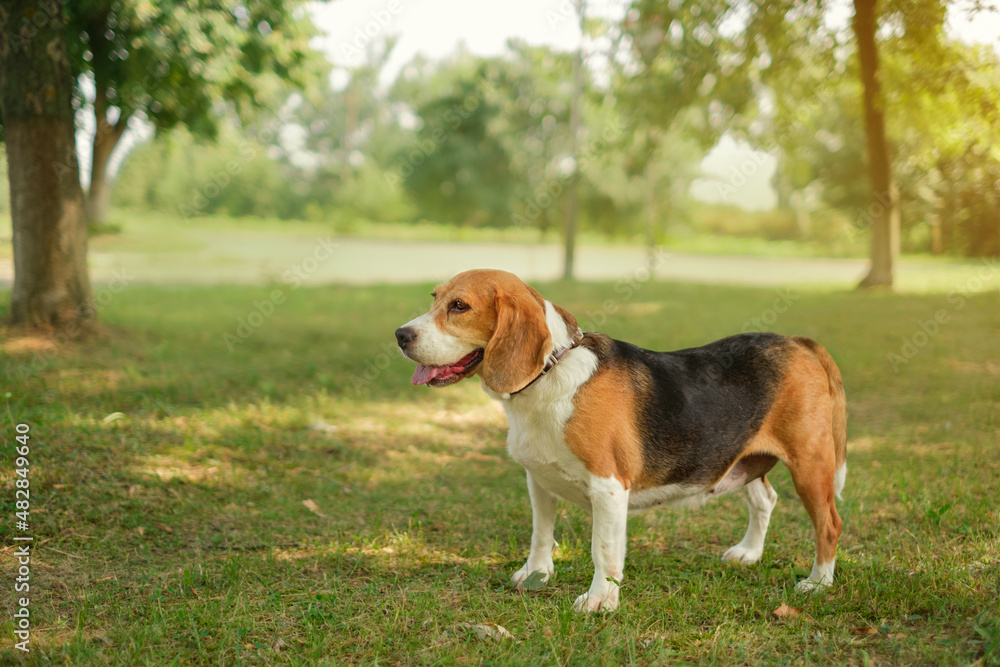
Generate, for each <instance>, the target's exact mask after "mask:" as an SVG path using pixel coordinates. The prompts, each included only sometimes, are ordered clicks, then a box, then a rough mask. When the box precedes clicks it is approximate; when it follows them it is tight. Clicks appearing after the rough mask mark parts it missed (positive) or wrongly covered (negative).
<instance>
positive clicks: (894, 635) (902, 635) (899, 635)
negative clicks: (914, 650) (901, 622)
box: [889, 632, 906, 639]
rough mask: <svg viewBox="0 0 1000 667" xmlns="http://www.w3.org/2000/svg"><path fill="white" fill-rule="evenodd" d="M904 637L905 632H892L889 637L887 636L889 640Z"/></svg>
mask: <svg viewBox="0 0 1000 667" xmlns="http://www.w3.org/2000/svg"><path fill="white" fill-rule="evenodd" d="M905 636H906V633H905V632H893V633H892V634H891V635H889V639H902V638H903V637H905Z"/></svg>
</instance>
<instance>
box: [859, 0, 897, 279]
mask: <svg viewBox="0 0 1000 667" xmlns="http://www.w3.org/2000/svg"><path fill="white" fill-rule="evenodd" d="M875 5H876V0H854V20H853V21H852V26H853V28H854V38H855V40H856V41H857V45H858V59H859V60H860V63H861V68H860V69H861V83H862V85H863V87H864V95H863V98H862V99H863V108H864V112H865V140H866V143H867V148H868V150H867V154H868V178H869V181H870V184H871V205H870V206H869V211H870V214H871V219H872V222H871V228H872V245H871V268H870V269H869V271H868V275H867V276H865V278H864V279H863V280H862V281H861V284H860V285H859V287H892V273H893V265H894V264H895V261H896V258H897V257H898V256H899V191H898V190H897V189H896V183H895V181H893V178H892V157H891V156H890V154H889V142H888V140H887V139H886V132H885V97H884V96H883V94H882V82H881V72H880V70H879V61H878V45H877V44H876V42H875V32H876V30H877V20H876V10H875Z"/></svg>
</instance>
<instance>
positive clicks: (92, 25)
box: [67, 0, 325, 221]
mask: <svg viewBox="0 0 1000 667" xmlns="http://www.w3.org/2000/svg"><path fill="white" fill-rule="evenodd" d="M303 5H304V2H302V1H301V0H295V1H292V2H282V1H281V0H262V1H260V2H252V3H242V2H235V1H227V2H223V3H190V2H184V1H182V0H164V1H163V2H143V1H140V0H79V1H77V2H72V3H67V12H68V16H67V21H68V34H69V35H71V36H72V39H71V40H70V62H71V65H72V69H73V74H74V77H75V80H80V79H81V77H82V78H84V79H89V80H90V81H91V82H92V84H93V91H92V93H91V94H90V95H87V94H86V91H81V97H87V98H88V101H90V102H92V105H91V108H92V110H93V114H94V126H95V132H94V139H93V145H92V149H93V150H92V157H91V169H90V191H89V193H88V197H87V216H88V218H89V219H90V220H95V221H102V220H104V218H105V217H106V214H107V209H108V204H109V201H110V184H109V182H108V174H107V168H108V163H109V161H110V159H111V155H112V153H113V152H114V150H115V148H116V146H118V144H119V141H120V140H121V138H122V136H123V135H124V133H125V130H126V128H127V127H128V123H129V121H130V119H132V118H134V117H139V118H143V119H145V120H147V121H149V122H150V123H152V124H153V126H154V127H155V128H156V129H157V130H165V129H169V128H171V127H175V126H177V125H183V126H186V127H187V128H188V129H189V130H191V131H192V132H194V133H195V134H199V135H208V136H214V135H215V132H216V131H217V128H218V122H219V120H220V119H221V118H223V117H225V115H226V111H227V109H231V110H232V111H234V112H235V113H237V114H240V115H246V114H247V113H248V112H249V111H251V110H252V109H254V108H257V107H260V106H276V105H277V103H278V98H279V97H280V96H282V95H283V94H285V92H284V91H285V89H286V84H287V82H292V83H294V84H296V85H299V86H302V85H305V84H306V82H307V81H309V79H310V76H312V75H318V74H320V73H321V72H322V71H325V65H324V64H323V63H324V62H325V61H323V60H322V59H321V58H320V57H319V56H318V55H317V54H316V53H315V52H314V51H313V50H312V49H311V48H310V47H309V39H310V37H312V35H313V33H314V30H313V27H312V24H311V23H310V21H309V19H308V15H307V14H306V12H305V11H304V7H303Z"/></svg>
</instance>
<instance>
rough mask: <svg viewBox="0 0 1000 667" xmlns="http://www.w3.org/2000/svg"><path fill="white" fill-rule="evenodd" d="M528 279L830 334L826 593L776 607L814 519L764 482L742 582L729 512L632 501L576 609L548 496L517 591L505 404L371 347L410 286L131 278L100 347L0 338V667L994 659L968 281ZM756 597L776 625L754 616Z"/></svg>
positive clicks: (807, 549)
mask: <svg viewBox="0 0 1000 667" xmlns="http://www.w3.org/2000/svg"><path fill="white" fill-rule="evenodd" d="M539 287H540V289H541V291H542V292H543V293H544V294H546V295H547V296H548V297H550V298H551V299H552V300H553V301H555V302H557V303H559V304H561V305H563V306H565V307H566V308H568V309H569V310H570V311H571V312H575V313H577V315H578V316H579V317H580V319H581V320H584V321H586V320H590V321H593V322H595V324H598V325H600V326H599V328H600V329H601V330H603V331H605V332H607V333H609V334H611V335H613V336H616V337H621V338H626V339H628V340H630V341H633V342H636V343H638V344H641V345H645V346H648V347H653V348H659V349H670V348H678V347H684V346H690V345H696V344H701V343H704V342H707V341H709V340H712V339H715V338H718V337H721V336H724V335H727V334H730V333H734V332H736V331H739V330H740V329H741V328H743V327H744V325H746V324H747V323H752V322H753V321H754V320H755V319H757V320H760V321H762V322H765V323H767V324H768V325H769V327H770V328H772V329H774V330H777V331H781V332H785V333H790V334H803V335H808V336H812V337H815V338H817V339H818V340H820V341H821V342H822V343H823V344H825V345H826V346H827V347H828V349H829V350H830V351H831V353H832V354H833V356H834V357H835V358H836V360H837V361H838V363H839V364H840V367H841V369H842V372H843V375H844V378H845V384H846V389H847V394H848V399H849V410H850V428H849V445H848V452H849V453H848V457H849V465H850V471H849V474H848V479H847V486H846V489H845V493H844V496H845V501H844V502H842V503H840V512H841V516H842V517H843V519H844V534H843V538H842V540H841V547H840V552H839V559H838V572H837V577H836V581H835V584H834V586H833V588H832V589H830V591H829V592H827V593H823V594H818V595H803V594H797V593H795V592H794V590H793V587H794V584H795V582H796V581H797V580H798V579H799V578H802V577H803V576H805V575H806V574H808V572H809V566H810V564H811V562H812V553H813V551H812V550H813V546H812V529H811V526H810V524H809V522H808V519H807V517H806V514H805V512H804V510H803V509H802V507H801V505H800V503H799V502H798V500H797V499H796V497H795V494H794V491H793V489H792V486H791V482H790V479H789V477H788V475H787V473H786V471H785V470H784V468H782V467H781V466H779V468H778V469H776V470H775V473H774V474H773V475H772V476H771V479H772V483H773V484H774V486H775V488H776V489H777V491H778V494H779V496H780V500H779V502H778V506H777V509H776V510H775V515H774V518H773V520H772V523H771V532H770V534H769V536H768V541H767V545H766V547H765V551H764V557H763V559H762V561H761V562H760V563H759V564H758V565H756V566H752V567H749V568H741V567H738V566H730V565H728V564H723V563H722V562H721V560H720V556H721V554H722V552H723V551H724V550H725V549H726V548H727V547H729V546H731V545H732V544H735V543H736V542H738V541H739V540H740V538H741V537H742V535H743V532H744V528H745V521H746V510H745V508H744V505H743V501H742V499H741V498H740V497H739V496H738V495H733V496H728V497H725V498H722V499H720V500H719V501H717V502H715V503H713V504H709V505H707V506H706V507H704V508H702V509H700V510H662V511H657V512H650V513H647V514H643V515H639V516H636V517H633V518H631V519H630V520H629V552H628V556H627V560H626V569H625V578H624V582H623V588H622V594H623V604H622V606H621V608H620V609H619V610H618V611H617V612H614V613H610V614H604V615H590V616H581V615H577V614H575V613H573V611H572V602H573V600H574V598H575V597H576V596H577V595H579V594H580V593H582V592H583V591H584V590H585V589H586V588H587V586H588V585H589V582H590V577H591V573H592V570H591V563H590V556H589V538H590V528H589V518H588V517H587V516H586V515H585V514H584V513H583V512H582V511H580V510H578V509H576V508H575V507H572V506H568V505H566V506H563V505H560V507H561V510H560V516H559V519H558V523H557V527H556V539H557V540H558V542H559V547H558V549H557V550H556V555H555V560H556V569H557V572H556V576H555V578H554V580H553V581H552V582H551V583H550V584H549V585H548V586H547V587H546V588H544V589H542V590H540V591H537V592H533V593H530V594H519V593H516V592H514V591H513V590H511V587H510V585H509V577H510V575H511V574H512V573H513V572H514V571H515V570H516V569H517V568H519V567H520V566H521V565H522V564H523V561H524V558H525V556H526V554H527V548H528V541H529V536H530V529H531V517H530V506H529V502H528V497H527V492H526V489H525V485H524V473H523V470H521V469H519V467H518V466H517V465H516V464H515V463H513V462H512V461H510V460H509V459H508V458H507V456H506V453H505V445H504V437H505V423H504V419H503V416H502V412H501V411H500V409H499V407H497V406H496V405H494V404H492V403H491V402H490V401H489V400H488V399H487V398H486V396H485V395H484V394H483V393H482V392H481V390H480V389H479V386H478V383H475V382H468V383H461V384H459V385H456V386H454V387H449V388H445V389H441V390H429V389H426V388H414V387H411V386H410V385H409V382H408V380H409V376H410V374H411V372H412V370H413V367H412V365H411V364H410V363H409V362H406V361H405V360H403V359H401V358H399V357H398V355H396V354H395V352H394V350H393V349H392V331H393V329H394V328H395V327H396V326H398V325H399V324H401V323H402V322H405V321H406V320H407V319H409V318H410V317H411V316H412V315H414V314H415V313H417V312H419V311H421V310H422V309H424V308H425V307H426V306H427V305H428V303H429V300H430V299H429V297H428V292H429V291H430V286H429V285H416V286H401V287H350V288H348V287H337V286H331V287H323V288H302V289H299V290H295V291H290V290H285V292H284V293H283V294H282V295H281V296H282V297H283V298H282V299H279V300H277V301H280V303H276V304H275V303H274V302H272V303H271V305H270V306H268V305H267V304H265V303H264V302H265V300H266V299H268V297H269V295H270V293H271V292H270V291H271V289H273V288H266V287H256V288H253V287H211V288H185V289H165V288H155V287H148V286H130V287H128V288H127V289H125V290H123V291H122V292H121V293H120V294H116V295H115V296H114V298H113V300H112V301H111V302H110V303H109V304H108V305H107V306H106V307H105V308H104V309H103V310H102V312H101V317H102V320H103V322H104V324H105V325H106V331H105V333H104V334H103V335H102V337H101V338H99V339H98V340H95V341H91V342H89V343H84V344H82V345H79V346H73V347H64V346H60V345H59V344H58V343H53V342H52V341H44V340H39V339H28V338H19V337H16V336H12V335H8V337H7V338H6V339H4V340H3V341H2V352H0V399H2V400H3V403H2V404H0V405H2V407H3V411H4V420H3V421H4V426H3V429H2V433H3V434H4V435H3V437H4V440H5V443H4V451H5V452H7V455H5V456H4V457H3V459H2V462H3V465H2V467H0V487H2V492H0V493H2V496H0V506H2V507H3V510H4V516H3V519H2V521H0V533H2V534H3V535H4V539H3V545H4V548H3V550H2V551H0V563H2V571H3V573H4V577H3V580H4V581H5V582H6V583H4V586H5V587H6V589H7V591H8V593H7V594H5V595H3V596H0V599H2V604H0V614H2V615H0V637H2V638H3V644H2V647H0V663H10V664H18V663H19V662H26V663H28V664H48V663H50V662H51V663H57V664H87V665H101V664H124V665H140V664H157V665H159V664H206V665H238V664H303V665H305V664H355V663H363V664H428V665H430V664H440V665H451V664H482V665H488V664H492V665H527V664H537V665H611V664H640V665H646V664H673V663H680V662H696V663H701V664H716V665H738V664H751V665H753V664H855V665H868V664H878V665H885V664H894V665H921V664H922V665H968V664H977V665H997V664H1000V608H998V599H1000V506H998V503H997V497H998V491H1000V456H998V453H1000V446H998V442H997V440H998V432H1000V344H998V341H1000V295H998V294H997V293H996V291H995V290H994V291H992V292H990V293H986V294H979V295H969V296H963V295H962V294H961V293H953V294H952V295H951V296H950V297H949V296H948V295H947V294H945V293H940V294H930V295H919V296H917V295H904V296H900V295H891V294H885V293H871V294H869V293H854V292H850V293H846V292H845V293H839V292H833V293H831V292H826V293H822V292H804V293H801V294H798V295H797V296H796V298H795V299H793V300H792V301H791V302H790V303H785V304H784V305H782V306H781V307H780V310H782V311H784V312H780V313H779V312H778V310H779V309H778V308H776V299H781V298H782V297H781V295H779V294H778V293H776V292H774V291H771V290H754V289H737V288H724V287H701V286H697V285H679V284H662V283H660V284H654V283H647V284H644V285H642V286H641V287H640V288H639V289H637V290H636V291H634V292H633V293H632V294H630V295H628V296H626V294H623V293H622V291H620V290H616V286H615V285H614V284H613V283H602V284H581V285H567V284H551V285H540V286H539ZM255 302H256V304H260V306H259V308H260V310H263V311H269V310H271V309H273V314H271V315H270V316H269V317H264V316H261V317H260V318H258V317H256V316H252V315H251V313H253V312H254V311H255V309H257V308H258V306H257V305H255ZM7 303H9V295H8V294H0V304H4V305H3V306H2V307H3V308H5V307H6V304H7ZM786 306H787V308H786ZM612 311H613V312H612ZM941 313H943V316H940V317H939V320H940V321H939V323H938V324H937V326H936V327H935V326H933V325H931V324H928V321H929V320H934V318H935V316H936V314H937V315H940V314H941ZM0 314H2V313H0ZM241 319H242V320H243V321H244V322H246V323H247V324H246V327H247V328H244V329H240V327H239V325H240V320H241ZM258 319H259V320H260V324H259V326H256V327H255V326H253V325H254V324H255V323H257V322H258ZM605 319H606V321H605ZM921 322H923V323H924V324H923V327H922V326H921V324H920V323H921ZM927 331H930V332H931V333H929V334H928V333H927ZM248 332H249V335H248V336H246V337H241V334H247V333H248ZM921 332H923V333H921ZM9 333H10V332H8V334H9ZM230 348H232V351H230ZM890 355H897V356H896V357H891V356H890ZM894 367H895V368H894ZM18 423H25V424H28V425H30V427H31V436H32V440H31V453H30V460H31V474H30V480H31V487H30V488H31V503H32V505H31V507H32V513H31V529H30V532H31V534H32V535H34V537H35V540H36V541H35V552H34V553H33V555H32V561H31V577H32V578H31V610H32V611H31V613H32V617H31V618H32V623H33V633H32V643H31V653H30V654H28V655H27V656H22V655H21V654H20V652H15V651H14V650H12V648H11V647H12V645H13V642H14V640H13V639H12V634H11V632H12V624H11V618H12V615H13V613H14V602H13V596H12V593H10V590H11V588H10V587H11V586H12V584H11V583H10V582H11V580H12V579H13V573H14V571H15V569H16V560H15V557H14V554H13V548H12V547H10V546H9V545H10V544H11V542H10V540H9V536H10V533H11V530H12V527H13V514H14V511H15V508H14V487H15V480H16V477H15V474H14V465H13V462H12V457H11V456H10V454H11V450H12V446H13V444H14V440H13V438H14V435H15V425H16V424H18ZM783 604H784V605H788V607H791V608H793V609H796V610H801V612H800V613H798V614H797V615H794V616H783V617H779V616H776V615H775V614H774V611H775V610H776V609H778V608H779V607H781V605H783ZM463 623H469V624H473V625H475V624H487V623H495V624H499V625H501V626H503V627H504V628H506V629H507V630H509V631H510V633H511V634H512V635H513V639H502V640H498V641H487V640H484V639H481V638H480V637H479V636H478V635H477V633H476V632H475V631H473V630H471V629H469V628H468V627H466V626H462V625H461V624H463Z"/></svg>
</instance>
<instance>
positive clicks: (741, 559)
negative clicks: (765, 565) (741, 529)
mask: <svg viewBox="0 0 1000 667" xmlns="http://www.w3.org/2000/svg"><path fill="white" fill-rule="evenodd" d="M763 553H764V550H763V549H754V548H752V547H745V546H743V543H742V542H740V543H739V544H737V545H736V546H733V547H729V548H728V549H726V553H724V554H722V560H726V561H736V562H737V563H743V564H744V565H749V564H751V563H756V562H757V561H759V560H760V557H761V555H762V554H763Z"/></svg>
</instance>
